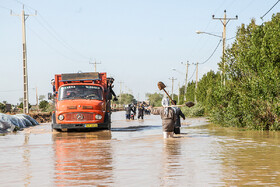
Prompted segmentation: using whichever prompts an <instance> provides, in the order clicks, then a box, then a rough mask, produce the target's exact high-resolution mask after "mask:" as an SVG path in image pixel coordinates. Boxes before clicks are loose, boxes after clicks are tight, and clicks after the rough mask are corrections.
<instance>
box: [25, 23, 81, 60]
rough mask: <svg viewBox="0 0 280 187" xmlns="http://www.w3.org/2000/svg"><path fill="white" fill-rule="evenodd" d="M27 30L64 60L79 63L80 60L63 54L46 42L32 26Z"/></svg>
mask: <svg viewBox="0 0 280 187" xmlns="http://www.w3.org/2000/svg"><path fill="white" fill-rule="evenodd" d="M27 28H28V29H29V30H30V31H31V32H33V33H34V34H35V35H36V36H37V37H38V38H39V39H40V40H41V41H42V42H43V43H44V44H45V45H46V46H48V47H49V48H51V49H52V50H53V51H54V52H56V53H57V54H59V55H60V56H63V57H64V58H66V59H68V60H71V61H73V62H75V63H77V62H79V61H78V60H75V59H72V58H70V57H68V56H66V55H65V54H63V53H61V52H60V51H58V50H57V49H56V48H54V47H52V46H51V45H50V44H49V43H48V42H46V40H44V39H43V38H42V37H41V36H40V35H39V34H38V33H36V32H35V31H34V30H33V29H31V28H30V26H27Z"/></svg>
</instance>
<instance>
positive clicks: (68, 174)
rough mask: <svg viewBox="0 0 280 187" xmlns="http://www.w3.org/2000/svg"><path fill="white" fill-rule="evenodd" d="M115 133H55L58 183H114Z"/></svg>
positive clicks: (90, 184) (72, 184)
mask: <svg viewBox="0 0 280 187" xmlns="http://www.w3.org/2000/svg"><path fill="white" fill-rule="evenodd" d="M110 139H111V132H110V131H100V132H87V133H85V132H81V133H77V132H75V133H74V132H72V133H57V134H53V141H54V154H55V184H56V185H57V186H70V185H71V186H80V185H89V186H92V185H106V184H107V185H108V184H110V183H112V147H111V143H110Z"/></svg>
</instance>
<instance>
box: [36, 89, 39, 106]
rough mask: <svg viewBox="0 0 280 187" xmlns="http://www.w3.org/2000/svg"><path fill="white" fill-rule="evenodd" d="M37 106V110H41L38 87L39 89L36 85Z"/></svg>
mask: <svg viewBox="0 0 280 187" xmlns="http://www.w3.org/2000/svg"><path fill="white" fill-rule="evenodd" d="M36 106H37V110H39V102H38V89H37V86H36Z"/></svg>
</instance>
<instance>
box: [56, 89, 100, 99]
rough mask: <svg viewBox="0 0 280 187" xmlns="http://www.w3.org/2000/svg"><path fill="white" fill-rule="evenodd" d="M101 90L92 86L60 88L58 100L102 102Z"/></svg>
mask: <svg viewBox="0 0 280 187" xmlns="http://www.w3.org/2000/svg"><path fill="white" fill-rule="evenodd" d="M102 95H103V94H102V88H101V87H99V86H92V85H71V86H62V87H61V88H60V89H59V95H58V100H70V99H96V100H103V96H102Z"/></svg>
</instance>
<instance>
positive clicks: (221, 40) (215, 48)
mask: <svg viewBox="0 0 280 187" xmlns="http://www.w3.org/2000/svg"><path fill="white" fill-rule="evenodd" d="M221 42H222V40H220V41H219V43H218V45H217V47H216V48H215V49H214V51H213V53H212V54H211V55H210V56H209V57H208V58H207V60H205V61H204V62H202V63H199V64H205V63H206V62H208V60H210V58H211V57H212V56H213V55H214V53H215V52H216V51H217V49H218V47H219V45H220V43H221Z"/></svg>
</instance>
